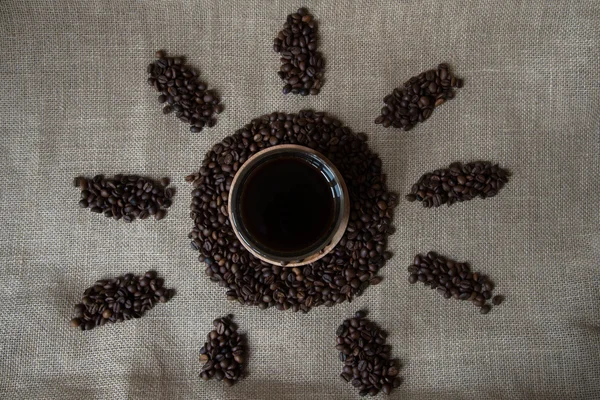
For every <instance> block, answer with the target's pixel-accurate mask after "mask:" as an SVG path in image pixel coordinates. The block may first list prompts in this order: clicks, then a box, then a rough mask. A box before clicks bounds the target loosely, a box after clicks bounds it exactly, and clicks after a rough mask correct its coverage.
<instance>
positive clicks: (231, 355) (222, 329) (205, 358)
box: [200, 316, 245, 386]
mask: <svg viewBox="0 0 600 400" xmlns="http://www.w3.org/2000/svg"><path fill="white" fill-rule="evenodd" d="M213 325H214V327H215V329H213V330H212V331H210V333H209V334H208V335H207V337H206V340H207V342H206V343H204V346H202V348H201V349H200V361H201V362H204V363H206V364H204V366H203V367H202V372H201V373H200V377H201V378H202V379H203V380H205V381H207V380H209V379H212V378H215V379H216V380H218V381H223V382H224V383H225V384H226V385H227V386H231V385H233V384H234V383H235V382H236V381H237V380H239V379H241V378H242V377H243V368H244V363H245V348H244V340H243V337H242V336H241V335H239V334H238V332H237V327H236V326H235V325H234V324H233V323H232V322H231V317H229V316H228V317H224V318H218V319H215V320H214V321H213Z"/></svg>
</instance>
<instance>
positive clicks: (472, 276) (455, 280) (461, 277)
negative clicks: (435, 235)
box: [408, 251, 503, 314]
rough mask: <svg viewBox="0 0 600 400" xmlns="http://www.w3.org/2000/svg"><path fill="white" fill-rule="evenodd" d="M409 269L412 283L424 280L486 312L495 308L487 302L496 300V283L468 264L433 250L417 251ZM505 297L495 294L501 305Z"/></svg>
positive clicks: (441, 293)
mask: <svg viewBox="0 0 600 400" xmlns="http://www.w3.org/2000/svg"><path fill="white" fill-rule="evenodd" d="M408 272H409V273H410V275H409V277H408V281H409V282H410V283H416V282H423V284H424V285H425V286H429V287H430V288H431V289H436V290H437V292H438V293H439V294H440V295H442V296H444V297H445V298H446V299H449V298H451V297H454V298H455V299H457V300H469V301H470V302H472V303H473V304H474V305H475V306H476V307H479V311H480V312H481V313H482V314H487V313H488V312H490V309H491V307H490V306H489V305H488V304H486V301H487V300H490V299H492V290H494V285H493V284H492V282H490V280H489V278H488V277H487V276H485V275H482V274H480V273H477V272H471V268H470V267H469V264H467V263H460V262H457V261H454V260H450V259H446V258H445V257H442V256H439V255H437V254H436V253H435V252H433V251H430V252H429V253H427V255H426V256H422V255H420V254H417V255H416V256H415V259H414V261H413V264H412V265H411V266H410V267H408ZM502 300H503V298H502V296H495V297H494V298H493V299H492V303H493V304H494V305H499V304H500V303H502Z"/></svg>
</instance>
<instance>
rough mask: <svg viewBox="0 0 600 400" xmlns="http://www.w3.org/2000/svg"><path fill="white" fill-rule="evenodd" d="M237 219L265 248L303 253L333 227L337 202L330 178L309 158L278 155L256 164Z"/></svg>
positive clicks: (317, 242)
mask: <svg viewBox="0 0 600 400" xmlns="http://www.w3.org/2000/svg"><path fill="white" fill-rule="evenodd" d="M240 211H241V220H242V223H243V225H244V228H245V229H246V230H247V232H248V233H249V234H250V235H251V236H252V238H253V239H254V240H255V241H256V242H257V243H258V244H259V245H260V246H261V247H264V248H266V249H271V250H274V251H276V252H277V253H282V254H302V253H303V252H304V251H306V250H308V249H310V248H311V247H314V246H315V245H318V244H319V243H321V242H322V241H323V240H324V239H325V238H326V237H327V236H328V235H330V234H331V231H332V229H333V228H334V226H333V225H334V222H335V217H336V206H335V199H334V193H333V191H332V187H331V184H330V182H329V181H328V180H327V179H326V177H325V175H324V174H323V173H322V172H321V170H320V169H318V168H317V166H315V165H312V164H311V163H310V162H309V161H307V160H305V159H302V158H299V157H294V156H282V157H278V158H274V159H269V160H266V161H265V162H263V163H261V164H259V165H257V166H256V167H255V168H254V169H253V170H252V171H251V172H250V173H249V175H248V177H247V178H246V180H245V182H244V185H243V188H242V190H241V197H240Z"/></svg>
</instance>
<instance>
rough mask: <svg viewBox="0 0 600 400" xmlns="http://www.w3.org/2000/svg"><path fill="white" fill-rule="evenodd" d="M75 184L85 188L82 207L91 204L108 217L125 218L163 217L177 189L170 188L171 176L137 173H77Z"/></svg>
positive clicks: (92, 209) (128, 219)
mask: <svg viewBox="0 0 600 400" xmlns="http://www.w3.org/2000/svg"><path fill="white" fill-rule="evenodd" d="M74 185H75V187H78V188H80V189H81V200H79V206H80V207H81V208H89V209H90V211H91V212H94V213H98V214H101V213H102V214H104V216H105V217H107V218H114V219H116V220H119V219H121V218H123V221H125V222H132V221H133V220H135V219H136V218H139V219H147V218H148V217H150V216H154V219H156V220H157V221H158V220H161V219H163V218H164V217H165V215H167V210H166V209H167V208H169V207H170V206H171V198H172V197H173V194H174V193H175V192H174V189H173V188H166V187H167V186H168V185H169V178H162V179H161V180H160V181H154V180H152V179H150V178H142V177H139V176H137V175H115V176H114V177H113V178H105V177H104V176H103V175H96V176H95V177H94V178H91V179H90V178H84V177H77V178H75V181H74Z"/></svg>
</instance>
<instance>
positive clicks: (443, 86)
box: [375, 64, 462, 131]
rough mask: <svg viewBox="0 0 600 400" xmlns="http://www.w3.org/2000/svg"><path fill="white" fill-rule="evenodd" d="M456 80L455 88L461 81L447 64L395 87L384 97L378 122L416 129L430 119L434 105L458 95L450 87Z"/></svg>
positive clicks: (376, 121)
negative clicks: (416, 126)
mask: <svg viewBox="0 0 600 400" xmlns="http://www.w3.org/2000/svg"><path fill="white" fill-rule="evenodd" d="M452 79H454V80H455V81H456V86H454V85H453V87H459V86H458V80H457V79H456V78H454V77H453V75H452V74H451V73H450V72H449V70H448V66H447V65H446V64H440V65H439V66H438V69H437V70H429V71H426V72H424V73H421V74H419V75H418V76H414V77H412V78H410V79H409V80H408V81H407V82H406V83H405V84H404V86H403V87H399V88H397V89H394V91H393V92H392V93H391V94H389V95H388V96H386V97H385V98H384V99H383V102H384V103H385V106H384V107H383V108H382V109H381V115H380V116H379V117H377V118H376V119H375V123H376V124H381V125H383V127H385V128H388V127H390V126H393V127H394V128H399V129H403V130H405V131H408V130H410V129H412V128H413V126H415V124H416V123H418V122H423V121H425V120H426V119H428V118H429V117H430V116H431V114H432V113H433V108H434V107H438V106H440V105H442V104H443V103H444V102H445V101H446V100H448V99H452V98H454V91H453V89H452V88H451V87H450V83H451V81H452ZM460 87H462V84H461V86H460Z"/></svg>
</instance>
